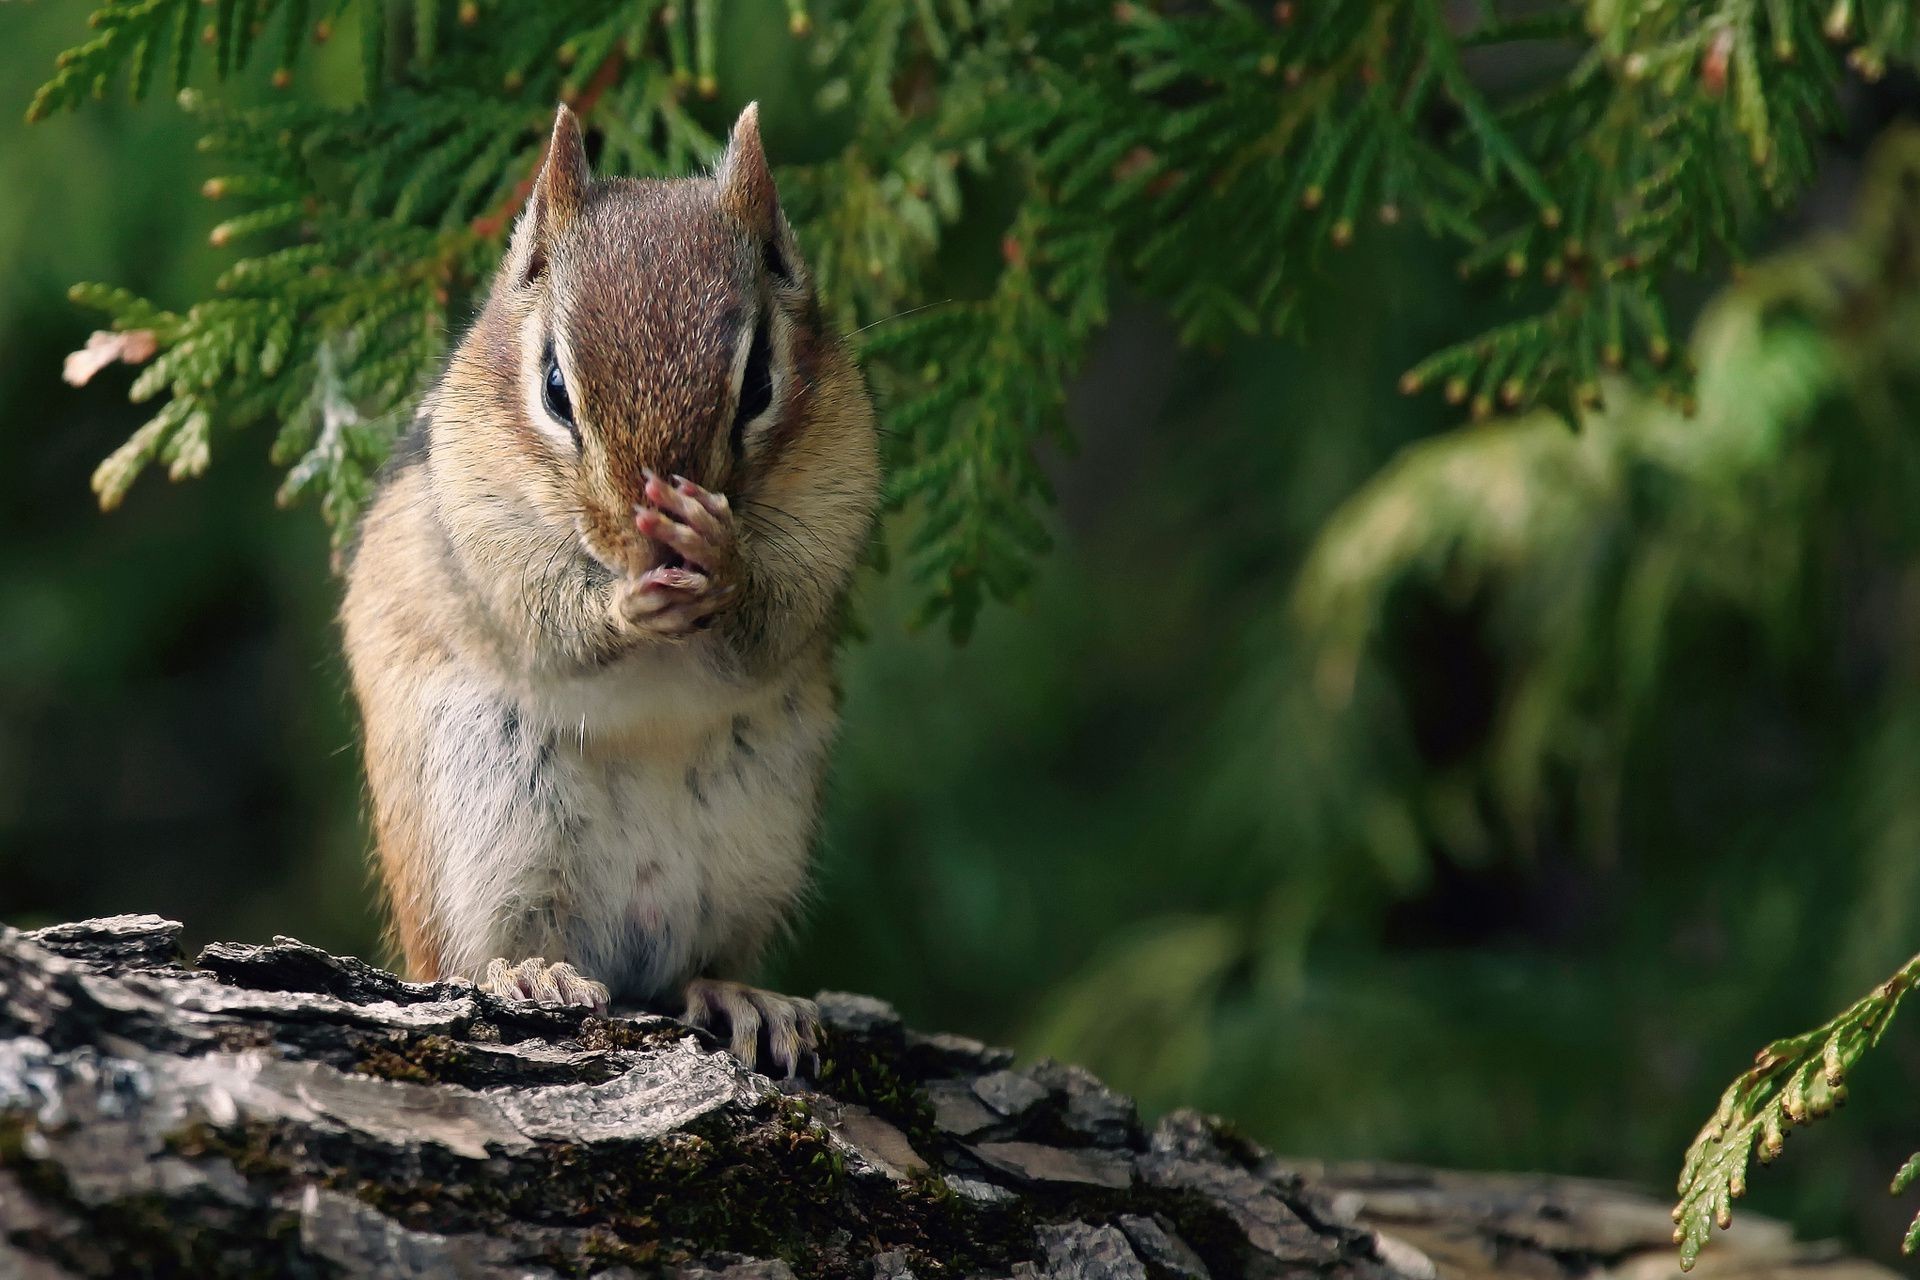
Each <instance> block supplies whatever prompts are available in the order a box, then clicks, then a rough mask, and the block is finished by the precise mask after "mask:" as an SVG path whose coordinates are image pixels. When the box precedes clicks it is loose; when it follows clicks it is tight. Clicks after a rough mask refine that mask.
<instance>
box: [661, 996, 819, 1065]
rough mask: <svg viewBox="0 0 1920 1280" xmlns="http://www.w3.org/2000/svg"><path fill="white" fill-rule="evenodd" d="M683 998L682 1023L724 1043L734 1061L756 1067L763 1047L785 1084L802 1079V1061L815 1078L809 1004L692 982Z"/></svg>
mask: <svg viewBox="0 0 1920 1280" xmlns="http://www.w3.org/2000/svg"><path fill="white" fill-rule="evenodd" d="M686 998H687V1006H686V1010H685V1012H683V1013H682V1014H681V1015H680V1020H681V1021H682V1022H685V1023H687V1024H688V1025H690V1026H695V1027H699V1028H700V1029H701V1030H703V1031H709V1032H712V1033H713V1034H714V1035H717V1036H723V1037H725V1038H726V1039H727V1041H728V1044H727V1047H728V1048H729V1049H730V1050H731V1051H732V1053H733V1056H734V1057H736V1058H738V1059H740V1061H741V1062H743V1063H745V1064H746V1065H747V1066H748V1067H753V1066H754V1065H755V1064H756V1062H757V1061H758V1059H759V1051H760V1045H761V1044H762V1043H763V1042H764V1043H765V1044H766V1046H767V1060H768V1066H769V1067H771V1068H777V1069H778V1070H779V1071H780V1072H781V1073H782V1074H783V1075H785V1076H786V1077H787V1078H788V1079H792V1078H793V1077H795V1076H797V1075H799V1074H800V1068H801V1061H802V1059H803V1058H804V1059H806V1060H807V1061H808V1062H809V1063H810V1064H811V1067H812V1071H813V1073H814V1074H816V1075H817V1074H819V1071H820V1038H821V1031H820V1006H818V1005H816V1004H815V1003H814V1002H813V1001H811V1000H805V999H802V998H800V997H799V996H783V995H781V994H779V993H778V992H776V991H763V990H761V989H760V988H759V987H750V986H748V985H747V984H745V983H744V982H725V981H722V980H721V979H719V978H695V979H694V980H693V981H692V982H689V983H688V984H687V990H686Z"/></svg>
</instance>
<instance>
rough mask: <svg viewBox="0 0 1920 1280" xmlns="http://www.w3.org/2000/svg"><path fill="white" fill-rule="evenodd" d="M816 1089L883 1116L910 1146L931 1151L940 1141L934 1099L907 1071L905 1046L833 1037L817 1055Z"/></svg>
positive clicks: (847, 1037) (846, 1037)
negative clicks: (930, 1099) (818, 1056)
mask: <svg viewBox="0 0 1920 1280" xmlns="http://www.w3.org/2000/svg"><path fill="white" fill-rule="evenodd" d="M819 1088H820V1092H822V1093H826V1094H831V1095H832V1096H833V1097H835V1098H838V1099H840V1100H841V1101H842V1102H852V1103H856V1104H858V1105H859V1106H863V1107H865V1108H866V1109H867V1110H869V1111H871V1112H873V1113H874V1114H875V1115H877V1116H879V1117H880V1118H881V1119H883V1120H886V1121H887V1122H888V1123H889V1124H892V1125H893V1126H894V1127H895V1128H897V1129H899V1130H900V1131H901V1132H902V1133H904V1134H906V1135H907V1141H908V1142H910V1143H912V1144H913V1146H914V1149H915V1150H918V1151H931V1150H933V1149H934V1147H935V1145H936V1144H938V1143H939V1142H940V1141H941V1139H940V1133H939V1130H938V1129H936V1128H935V1127H934V1124H933V1103H932V1102H930V1101H928V1099H927V1095H926V1094H925V1093H924V1092H923V1091H922V1090H921V1089H920V1086H919V1085H918V1084H916V1083H915V1082H914V1080H913V1078H912V1077H911V1076H910V1075H909V1074H908V1073H907V1070H906V1063H905V1048H904V1045H891V1044H887V1043H884V1042H880V1043H875V1042H873V1041H869V1040H865V1039H856V1038H853V1037H849V1036H835V1037H833V1038H832V1039H830V1040H829V1041H828V1043H827V1046H826V1052H825V1053H824V1054H822V1056H821V1059H820V1078H819Z"/></svg>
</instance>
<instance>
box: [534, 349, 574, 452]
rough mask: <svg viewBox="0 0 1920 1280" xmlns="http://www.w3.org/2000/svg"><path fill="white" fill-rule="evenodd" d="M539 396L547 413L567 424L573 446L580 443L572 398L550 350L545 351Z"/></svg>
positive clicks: (558, 364) (564, 377) (558, 363)
mask: <svg viewBox="0 0 1920 1280" xmlns="http://www.w3.org/2000/svg"><path fill="white" fill-rule="evenodd" d="M540 394H541V397H542V398H543V399H544V400H545V402H546V406H547V412H548V413H550V414H552V415H553V416H554V417H556V418H558V419H559V420H560V421H562V422H564V423H566V424H567V430H569V431H571V432H572V433H573V440H574V443H575V444H578V443H579V442H580V428H579V427H577V426H575V425H574V422H573V397H572V396H570V395H568V394H567V379H566V376H565V375H564V374H562V373H561V372H560V362H559V361H558V360H556V359H554V356H553V351H552V349H551V348H549V349H548V351H547V358H546V362H545V367H544V368H543V369H542V371H541V374H540Z"/></svg>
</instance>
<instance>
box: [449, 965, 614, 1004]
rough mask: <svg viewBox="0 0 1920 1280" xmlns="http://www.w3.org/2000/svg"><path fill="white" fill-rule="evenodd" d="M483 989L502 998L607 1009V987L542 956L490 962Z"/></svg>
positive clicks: (572, 968)
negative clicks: (517, 961) (509, 961)
mask: <svg viewBox="0 0 1920 1280" xmlns="http://www.w3.org/2000/svg"><path fill="white" fill-rule="evenodd" d="M480 989H481V990H482V991H485V992H488V993H489V994H491V995H496V996H499V997H500V998H501V999H502V1000H535V1001H539V1002H541V1003H544V1004H576V1005H582V1006H584V1007H586V1008H588V1009H592V1010H593V1011H594V1012H595V1013H605V1012H606V1011H607V999H608V996H607V988H606V986H605V984H603V983H599V982H595V981H594V980H593V979H592V978H587V977H582V976H581V974H580V971H579V970H578V969H575V968H574V967H573V966H572V965H570V964H566V963H558V964H548V963H547V962H546V961H545V960H543V959H541V958H540V957H539V956H535V957H534V958H533V959H531V960H522V961H521V962H520V963H519V964H515V965H510V964H508V963H507V962H506V961H505V960H503V959H502V960H489V961H487V976H486V977H484V978H482V979H481V980H480Z"/></svg>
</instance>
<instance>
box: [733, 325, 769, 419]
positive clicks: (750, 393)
mask: <svg viewBox="0 0 1920 1280" xmlns="http://www.w3.org/2000/svg"><path fill="white" fill-rule="evenodd" d="M768 329H769V326H768V324H767V316H766V313H765V312H762V313H761V315H760V318H759V319H758V320H756V321H754V324H753V340H752V342H751V343H749V345H748V347H747V367H746V371H745V372H744V373H743V374H742V375H741V378H740V404H739V407H738V408H736V409H735V410H734V413H733V451H734V452H735V453H736V454H737V453H739V452H741V450H742V448H743V447H744V446H745V444H746V432H747V424H748V423H750V422H752V421H753V420H754V419H755V418H757V417H759V416H760V415H761V414H763V413H765V412H766V411H767V406H768V405H771V404H772V403H773V337H772V335H771V334H770V333H769V332H768Z"/></svg>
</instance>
